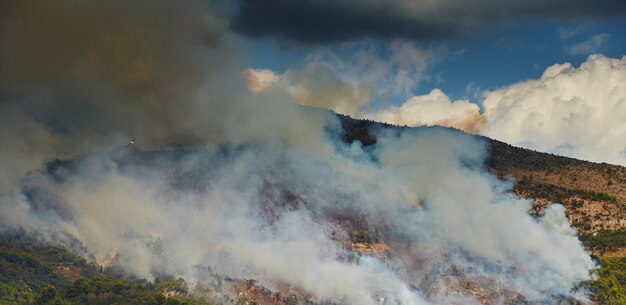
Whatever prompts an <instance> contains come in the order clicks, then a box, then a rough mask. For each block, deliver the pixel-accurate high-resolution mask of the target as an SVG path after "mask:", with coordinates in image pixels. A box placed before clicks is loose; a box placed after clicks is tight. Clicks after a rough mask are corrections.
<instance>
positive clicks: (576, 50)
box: [567, 33, 611, 55]
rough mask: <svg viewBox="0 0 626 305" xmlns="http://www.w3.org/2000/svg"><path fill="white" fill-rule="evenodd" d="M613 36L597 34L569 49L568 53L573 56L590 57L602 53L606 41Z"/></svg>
mask: <svg viewBox="0 0 626 305" xmlns="http://www.w3.org/2000/svg"><path fill="white" fill-rule="evenodd" d="M610 36H611V35H609V34H608V33H601V34H596V35H593V36H591V37H589V39H587V40H585V41H581V42H579V43H576V44H574V45H572V46H570V47H568V48H567V51H568V52H569V53H570V54H573V55H589V54H592V53H597V52H600V51H602V49H603V48H604V45H605V44H606V41H607V40H608V39H609V37H610Z"/></svg>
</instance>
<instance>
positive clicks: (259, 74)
mask: <svg viewBox="0 0 626 305" xmlns="http://www.w3.org/2000/svg"><path fill="white" fill-rule="evenodd" d="M243 75H244V77H245V78H246V81H247V82H248V89H250V90H251V91H252V92H256V93H258V92H263V91H267V90H269V89H271V88H272V87H273V86H274V85H276V84H277V83H278V82H279V81H280V76H279V75H276V73H274V71H272V70H268V69H246V70H245V71H244V72H243Z"/></svg>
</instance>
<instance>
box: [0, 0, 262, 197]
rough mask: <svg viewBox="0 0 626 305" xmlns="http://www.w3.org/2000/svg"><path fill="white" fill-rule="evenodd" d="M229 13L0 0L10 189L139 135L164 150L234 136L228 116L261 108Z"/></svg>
mask: <svg viewBox="0 0 626 305" xmlns="http://www.w3.org/2000/svg"><path fill="white" fill-rule="evenodd" d="M222 15H223V13H222V11H221V8H216V7H214V6H211V5H210V4H208V3H207V2H205V1H196V0H185V1H175V0H163V1H147V0H130V1H105V0H97V1H72V0H60V1H44V0H34V1H5V0H0V143H2V148H1V149H0V167H2V168H3V169H5V171H4V173H3V175H1V176H0V190H2V189H3V188H6V187H7V186H8V185H10V184H11V183H13V182H15V180H16V179H17V178H18V177H20V176H21V175H23V174H24V173H25V172H26V171H27V170H31V169H34V168H37V167H39V166H40V165H41V164H42V163H43V162H45V161H49V160H51V159H54V158H68V157H71V156H73V155H76V154H80V153H87V152H91V151H94V150H98V149H99V148H102V147H107V146H110V145H111V144H115V143H117V144H124V143H125V142H126V141H128V140H130V139H131V138H135V137H136V138H137V139H138V141H137V142H136V143H137V145H139V146H142V147H158V146H160V145H169V144H180V143H189V142H192V141H199V140H206V139H207V138H212V139H214V138H216V137H225V136H228V135H227V134H228V133H233V132H236V131H233V130H230V129H229V131H228V132H227V130H226V128H224V127H223V126H226V125H228V124H225V123H224V122H225V121H227V120H235V119H237V121H238V122H245V121H246V119H247V118H249V117H250V114H251V113H254V110H253V108H252V107H251V105H249V104H246V103H248V102H247V101H248V100H249V99H248V98H247V97H245V96H244V95H245V94H244V93H240V92H242V91H243V92H245V89H244V88H245V84H243V83H242V84H239V83H240V82H241V80H240V75H239V72H238V71H237V70H236V68H234V63H235V62H236V58H237V55H236V54H237V52H236V50H235V49H234V48H233V47H232V44H231V43H230V42H229V41H230V38H229V37H230V36H229V35H230V34H229V32H228V27H227V26H225V23H226V22H225V21H224V20H223V19H221V16H222ZM237 88H239V89H243V90H239V89H237ZM233 100H235V101H237V102H238V103H234V102H232V101H233Z"/></svg>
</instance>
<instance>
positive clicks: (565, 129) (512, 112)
mask: <svg viewBox="0 0 626 305" xmlns="http://www.w3.org/2000/svg"><path fill="white" fill-rule="evenodd" d="M625 83H626V57H623V58H621V59H613V58H607V57H605V56H602V55H591V56H589V57H588V58H587V60H586V61H585V62H584V63H582V64H581V66H580V67H578V68H576V67H574V66H572V65H571V64H569V63H564V64H555V65H552V66H550V67H548V68H546V70H545V71H544V72H543V75H542V76H541V78H539V79H534V80H527V81H522V82H519V83H515V84H512V85H510V86H506V87H504V88H500V89H497V90H493V91H488V92H484V93H483V101H482V105H483V111H482V113H481V111H480V109H479V106H478V105H477V104H474V103H471V102H468V101H467V100H456V101H451V100H450V99H449V98H448V96H446V95H445V93H443V92H442V91H441V90H439V89H434V90H432V91H431V92H430V93H429V94H426V95H420V96H413V97H411V98H409V99H408V100H407V101H406V102H405V103H404V104H402V105H400V106H390V107H387V108H384V109H383V110H382V111H378V112H372V113H370V114H369V115H368V117H369V118H372V119H376V120H381V121H384V122H388V123H392V124H399V125H408V126H422V125H441V126H448V127H454V128H458V129H461V130H465V131H467V132H470V133H480V134H483V135H485V136H488V137H491V138H494V139H497V140H500V141H504V142H507V143H511V144H514V145H519V146H522V147H526V148H531V149H536V150H541V151H546V152H552V153H557V154H561V155H565V156H570V157H574V158H579V159H584V160H591V161H596V162H609V163H615V164H622V165H626V156H625V155H624V154H623V149H624V146H623V145H621V143H622V142H623V140H621V139H624V138H626V123H625V122H626V103H625V102H624V100H626V86H625V85H624V84H625Z"/></svg>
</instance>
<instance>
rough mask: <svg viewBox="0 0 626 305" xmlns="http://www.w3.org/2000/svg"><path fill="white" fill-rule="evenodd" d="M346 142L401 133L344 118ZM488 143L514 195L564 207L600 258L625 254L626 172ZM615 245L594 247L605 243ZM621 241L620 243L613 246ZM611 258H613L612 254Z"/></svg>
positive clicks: (492, 165)
mask: <svg viewBox="0 0 626 305" xmlns="http://www.w3.org/2000/svg"><path fill="white" fill-rule="evenodd" d="M343 125H344V128H345V129H346V134H345V138H344V139H345V140H346V141H348V142H352V141H360V142H361V143H363V145H365V146H370V145H374V144H375V143H376V139H375V137H374V135H373V133H372V132H371V131H372V130H380V129H392V130H394V129H398V130H402V129H405V128H407V127H397V126H391V125H387V124H380V123H376V122H371V121H362V120H361V121H359V120H353V119H350V118H347V117H344V118H343ZM482 138H483V139H484V140H485V141H488V147H489V154H488V157H487V160H486V161H485V167H486V169H487V170H488V171H490V172H492V173H493V174H495V175H496V176H497V177H498V178H500V179H503V180H508V179H513V180H514V181H515V184H514V188H513V192H515V193H516V194H517V195H519V196H520V197H522V198H528V199H533V200H534V201H535V203H536V207H535V211H534V212H535V213H541V211H542V210H543V208H545V207H546V205H548V204H549V203H551V202H558V203H561V204H563V205H564V206H565V207H566V209H567V215H568V218H569V220H570V223H571V224H572V225H573V226H574V227H576V229H578V231H579V232H580V234H581V235H583V236H585V238H583V240H584V241H589V244H593V245H594V247H596V248H597V249H596V250H597V251H594V252H595V253H600V252H602V253H603V254H604V252H606V251H609V252H613V253H622V252H623V251H624V250H622V248H625V249H626V239H623V240H622V233H621V232H623V231H624V230H626V167H623V166H619V165H612V164H607V163H595V162H589V161H582V160H578V159H573V158H568V157H563V156H558V155H554V154H549V153H542V152H537V151H533V150H529V149H525V148H520V147H515V146H512V145H509V144H506V143H503V142H500V141H497V140H492V139H489V138H484V137H482ZM606 235H608V236H611V238H610V239H611V240H613V242H611V243H607V242H601V241H600V242H591V241H592V240H605V239H606V238H605V237H604V236H606ZM615 239H619V240H620V241H614V240H615ZM609 255H611V254H610V253H609Z"/></svg>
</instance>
